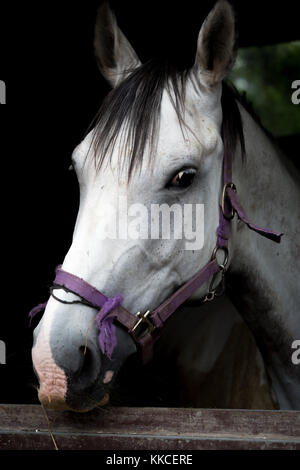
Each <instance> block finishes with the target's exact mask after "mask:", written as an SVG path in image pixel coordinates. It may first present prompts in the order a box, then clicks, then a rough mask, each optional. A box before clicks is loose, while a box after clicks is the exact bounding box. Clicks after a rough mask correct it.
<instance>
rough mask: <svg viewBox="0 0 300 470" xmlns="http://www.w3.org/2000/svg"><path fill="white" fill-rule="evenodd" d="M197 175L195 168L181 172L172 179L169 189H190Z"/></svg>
mask: <svg viewBox="0 0 300 470" xmlns="http://www.w3.org/2000/svg"><path fill="white" fill-rule="evenodd" d="M195 175H196V170H195V169H194V168H189V169H186V170H181V171H179V173H177V174H176V175H175V176H174V177H173V178H172V180H171V181H170V183H169V184H168V187H175V188H188V187H189V186H190V185H191V184H192V182H193V181H194V178H195Z"/></svg>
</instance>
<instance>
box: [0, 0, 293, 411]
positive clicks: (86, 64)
mask: <svg viewBox="0 0 300 470" xmlns="http://www.w3.org/2000/svg"><path fill="white" fill-rule="evenodd" d="M233 3H234V5H235V7H236V11H237V17H238V25H239V32H240V34H239V43H240V46H242V47H244V46H250V45H251V46H254V45H256V46H261V45H266V44H275V43H278V42H286V41H292V40H297V39H300V38H299V36H300V34H299V31H300V15H299V10H300V7H299V1H293V2H292V1H285V2H276V3H275V2H269V1H266V0H265V1H262V0H260V1H256V0H255V1H240V2H238V1H234V2H233ZM99 4H100V1H97V2H94V1H89V2H87V1H85V2H80V1H78V2H55V1H52V2H49V3H47V4H46V3H44V2H40V4H38V3H34V4H32V3H29V2H22V3H21V2H12V3H11V4H10V6H8V5H3V4H1V14H0V24H1V27H0V30H1V33H0V34H1V50H0V79H1V80H4V81H5V82H6V86H7V104H6V106H1V108H0V119H1V163H2V189H3V192H2V214H1V220H2V230H1V231H2V234H3V235H4V237H3V241H2V250H1V254H2V256H1V258H2V259H1V271H2V282H1V288H2V289H1V314H0V315H1V316H0V339H1V340H4V341H5V343H6V346H7V364H6V365H0V402H4V403H16V402H17V403H31V402H33V403H34V402H36V392H35V390H34V389H33V388H32V386H31V385H30V384H32V383H33V382H34V377H33V373H32V367H31V357H30V349H31V342H32V330H30V329H29V328H28V318H27V314H28V312H29V310H30V309H31V308H32V307H33V306H34V305H36V304H37V303H40V302H42V301H44V300H45V299H47V296H48V286H49V285H50V283H51V281H52V279H53V274H54V267H55V266H56V265H57V264H59V263H60V262H61V261H62V260H63V258H64V255H65V254H66V252H67V250H68V248H69V246H70V243H71V237H72V231H73V226H74V223H75V218H76V213H77V207H78V206H77V204H78V189H77V182H76V179H75V175H74V174H73V173H72V172H69V171H68V167H69V165H70V156H71V153H72V150H73V148H74V147H75V146H76V145H77V144H78V143H79V142H80V140H81V139H82V138H83V136H84V133H85V131H86V129H87V128H88V126H89V124H90V122H91V121H92V119H93V117H94V115H95V113H96V112H97V110H98V108H99V105H100V103H101V100H102V99H103V97H104V96H105V94H106V93H107V92H108V90H109V87H108V86H107V84H106V83H105V81H104V80H103V79H102V77H101V76H100V74H99V72H98V69H97V67H96V64H95V60H94V56H93V27H94V21H95V15H96V10H97V7H98V6H99ZM111 4H112V6H114V8H115V11H116V15H117V18H118V22H119V25H120V27H121V29H122V30H123V31H124V33H125V34H126V36H127V37H128V39H129V40H130V42H131V43H132V45H133V46H134V48H135V50H136V52H137V53H138V55H139V57H140V59H141V60H142V61H146V60H147V59H150V58H152V57H155V56H158V55H163V56H167V57H169V58H172V59H173V60H176V61H177V62H178V63H180V64H181V65H187V66H189V65H191V64H192V62H193V59H194V55H195V50H196V41H197V35H198V31H199V28H200V26H201V23H202V21H203V20H204V18H205V17H206V15H207V13H208V11H209V10H210V8H211V7H212V5H213V4H214V1H203V0H199V1H189V0H185V1H184V2H179V3H178V4H176V3H175V2H174V1H169V0H167V1H141V0H140V1H133V0H123V1H112V2H111ZM299 61H300V58H299ZM296 79H300V77H290V78H289V77H287V80H289V81H290V82H292V81H293V80H296ZM262 92H263V90H262ZM299 112H300V109H299ZM295 142H296V140H293V143H291V141H290V142H286V144H285V145H287V147H289V151H292V152H291V153H293V150H294V151H295V152H294V153H296V152H298V154H299V147H298V148H294V147H293V146H294V145H295Z"/></svg>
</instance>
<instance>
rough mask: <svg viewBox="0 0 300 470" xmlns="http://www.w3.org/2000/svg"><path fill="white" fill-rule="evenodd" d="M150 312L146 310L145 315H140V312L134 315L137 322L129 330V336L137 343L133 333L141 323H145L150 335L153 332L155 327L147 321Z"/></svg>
mask: <svg viewBox="0 0 300 470" xmlns="http://www.w3.org/2000/svg"><path fill="white" fill-rule="evenodd" d="M151 313H152V312H151V310H147V312H146V313H144V314H143V313H141V312H138V313H137V314H136V315H137V317H139V320H138V321H137V322H136V324H135V325H134V327H133V328H132V329H131V331H130V334H131V335H132V337H133V339H134V340H135V341H136V342H137V343H138V339H137V337H136V335H135V331H136V329H137V328H138V327H139V326H140V325H141V324H142V323H145V324H146V325H147V327H148V329H149V332H150V333H152V332H153V331H154V330H155V326H154V325H153V323H152V322H151V321H150V319H149V315H151Z"/></svg>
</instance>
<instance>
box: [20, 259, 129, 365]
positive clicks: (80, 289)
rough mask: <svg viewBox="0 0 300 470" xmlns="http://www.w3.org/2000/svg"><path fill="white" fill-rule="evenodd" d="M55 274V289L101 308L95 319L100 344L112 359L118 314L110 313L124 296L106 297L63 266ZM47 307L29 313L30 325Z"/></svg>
mask: <svg viewBox="0 0 300 470" xmlns="http://www.w3.org/2000/svg"><path fill="white" fill-rule="evenodd" d="M55 272H56V276H55V280H54V286H55V287H57V288H59V287H62V288H64V289H66V290H67V291H70V292H72V293H74V294H77V295H79V297H81V298H82V299H84V300H85V301H86V302H87V303H88V304H89V305H90V306H91V307H94V308H98V309H99V308H100V310H99V312H98V314H97V316H96V318H95V321H96V325H97V327H98V328H99V336H98V343H99V347H100V349H101V351H102V352H103V354H106V355H107V356H108V357H109V358H110V359H111V355H112V353H113V350H114V348H115V347H116V344H117V338H116V329H115V326H114V324H113V320H114V319H115V318H116V314H115V315H110V316H109V313H110V312H111V311H113V310H115V309H116V307H117V306H118V305H120V304H121V303H122V302H123V297H122V295H121V294H118V295H117V296H116V297H111V298H109V297H106V296H105V295H103V294H102V293H101V292H100V291H98V290H97V289H95V287H93V286H91V285H90V284H88V283H87V282H85V281H84V280H83V279H80V278H79V277H77V276H74V274H71V273H68V272H66V271H63V270H62V269H61V265H59V266H57V267H56V270H55ZM71 303H72V302H71ZM46 305H47V302H44V303H42V304H39V305H37V306H36V307H34V308H33V309H32V310H31V311H30V312H29V318H30V322H29V324H30V325H31V321H32V319H33V318H34V317H35V315H37V314H38V313H39V312H40V311H42V310H45V308H46Z"/></svg>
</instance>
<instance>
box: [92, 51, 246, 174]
mask: <svg viewBox="0 0 300 470" xmlns="http://www.w3.org/2000/svg"><path fill="white" fill-rule="evenodd" d="M188 74H189V70H183V71H182V70H178V69H176V68H175V67H174V66H172V65H170V64H169V63H167V62H161V61H157V60H151V61H149V62H147V63H145V64H143V65H142V66H140V67H139V68H137V69H135V70H133V71H132V72H131V73H129V75H128V76H127V78H125V79H124V80H123V81H122V82H121V83H120V85H119V86H117V87H116V88H114V89H113V90H112V91H111V92H110V93H109V94H108V95H107V97H106V98H105V100H104V101H103V104H102V105H101V107H100V110H99V112H98V115H97V116H96V119H95V121H94V122H95V128H94V134H93V142H92V143H93V144H94V147H93V151H94V161H95V166H96V169H97V171H99V170H100V168H101V166H102V164H103V162H104V160H106V159H107V158H110V156H111V155H112V151H113V149H114V146H115V144H116V140H117V137H118V136H119V135H120V133H121V138H122V139H125V140H124V141H123V142H122V143H124V152H122V155H120V161H119V166H120V169H123V168H124V166H125V165H126V166H127V175H128V181H129V180H130V177H131V174H132V171H133V169H134V168H136V167H138V166H139V165H141V163H142V159H143V156H144V155H145V148H146V144H147V143H148V142H149V143H150V147H149V148H150V155H149V157H150V158H149V161H150V159H151V156H152V155H153V154H154V152H153V148H154V146H155V144H156V137H157V130H158V128H159V121H160V106H161V100H162V94H163V91H164V89H166V90H167V91H168V93H169V96H170V98H171V100H172V103H173V106H174V109H175V111H176V113H177V116H178V120H179V123H180V126H182V125H184V120H183V112H184V101H185V84H186V80H187V78H188ZM236 98H237V96H236V93H235V90H233V88H232V87H231V86H229V85H227V84H225V83H224V82H223V91H222V103H221V104H222V110H223V123H222V137H223V140H224V144H225V145H226V148H227V151H229V152H233V153H234V151H235V148H236V144H237V141H238V140H239V141H240V144H241V149H242V154H244V152H245V142H244V133H243V124H242V118H241V115H240V111H239V108H238V105H237V103H236Z"/></svg>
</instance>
